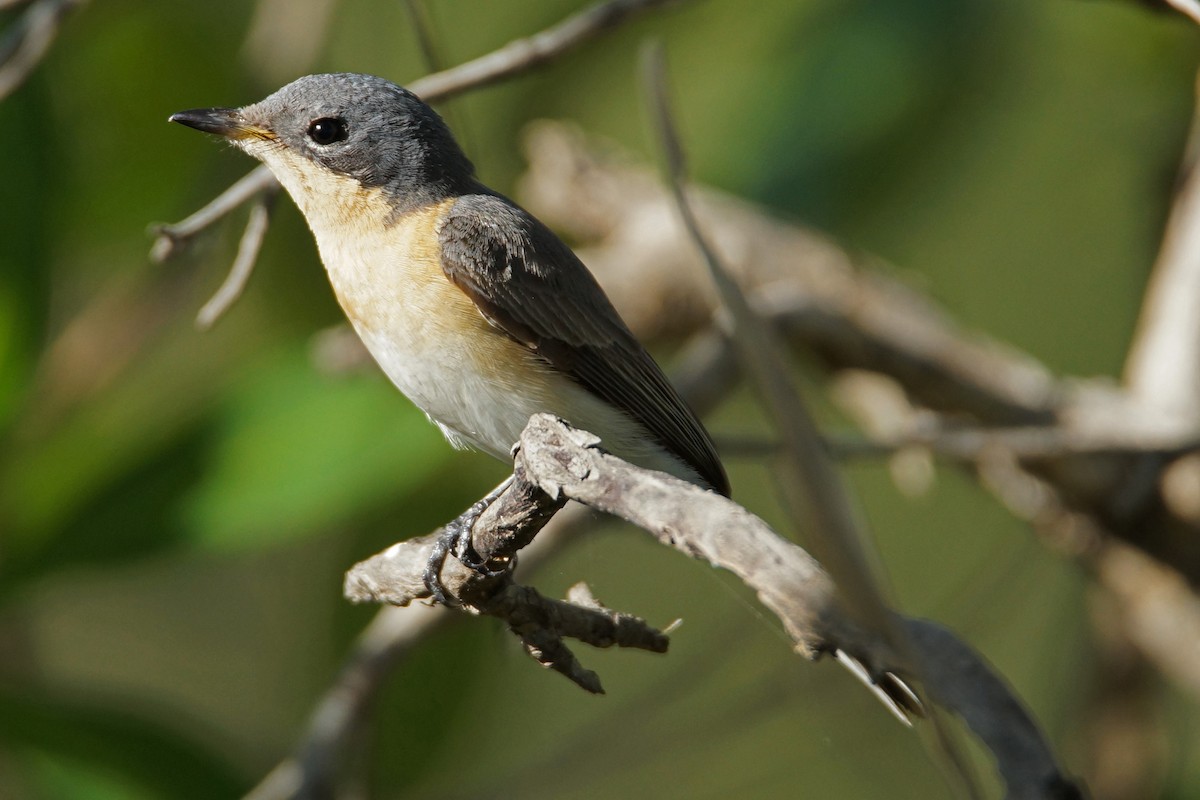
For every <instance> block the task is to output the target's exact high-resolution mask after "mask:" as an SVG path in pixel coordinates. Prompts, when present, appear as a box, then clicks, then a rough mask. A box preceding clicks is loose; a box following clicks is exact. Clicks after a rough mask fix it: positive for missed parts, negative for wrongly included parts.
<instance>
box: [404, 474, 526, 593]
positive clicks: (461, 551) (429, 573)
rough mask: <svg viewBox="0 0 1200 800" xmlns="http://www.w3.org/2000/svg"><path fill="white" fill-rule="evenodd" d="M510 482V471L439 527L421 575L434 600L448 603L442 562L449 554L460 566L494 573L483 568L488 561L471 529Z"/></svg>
mask: <svg viewBox="0 0 1200 800" xmlns="http://www.w3.org/2000/svg"><path fill="white" fill-rule="evenodd" d="M512 482H513V478H512V476H511V475H510V476H508V477H507V478H505V479H504V481H503V482H502V483H501V484H500V485H499V486H497V487H496V488H495V489H492V491H490V492H488V493H487V495H486V496H484V497H483V498H482V499H480V500H479V501H478V502H476V503H473V504H472V505H471V507H470V508H468V509H467V510H466V511H464V512H463V513H462V514H460V515H459V516H458V517H457V518H455V519H454V520H452V521H450V522H449V523H447V524H446V526H445V527H444V528H442V532H441V533H440V534H438V537H437V539H436V540H435V541H434V543H433V552H431V553H430V554H429V561H428V562H426V564H425V574H424V575H423V578H424V581H425V588H426V589H428V590H429V594H430V596H431V597H432V598H433V600H434V602H437V603H441V604H442V605H447V606H448V605H451V603H450V602H449V601H448V600H447V598H446V592H445V587H444V586H442V565H443V564H445V563H446V556H448V555H453V556H454V557H455V558H457V559H458V560H459V561H460V562H461V563H462V564H463V566H466V567H469V568H470V569H473V570H475V571H476V572H478V573H480V574H482V575H489V576H490V575H493V574H496V573H493V572H491V571H489V570H487V569H485V565H486V563H487V562H486V561H484V560H483V558H481V557H480V555H479V553H478V552H476V550H475V546H474V545H472V544H471V529H472V528H474V527H475V522H476V521H477V520H478V519H479V517H480V516H481V515H482V514H483V512H484V511H486V510H487V509H488V506H490V505H491V504H492V503H494V502H496V498H498V497H500V495H502V494H504V491H505V490H506V489H508V487H509V486H510V485H512Z"/></svg>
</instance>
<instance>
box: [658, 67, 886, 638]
mask: <svg viewBox="0 0 1200 800" xmlns="http://www.w3.org/2000/svg"><path fill="white" fill-rule="evenodd" d="M646 82H647V86H648V89H649V91H650V92H651V96H652V111H653V112H654V114H655V127H656V129H657V131H658V133H659V137H660V141H661V144H662V147H663V150H664V152H665V154H666V161H667V173H668V179H669V185H670V189H671V192H672V194H673V195H674V197H675V203H676V207H677V208H678V210H679V215H680V217H681V218H682V220H683V223H684V226H685V227H686V228H687V231H688V234H689V236H690V238H691V240H692V241H693V242H694V243H695V245H696V247H697V249H698V250H699V251H700V253H701V255H702V256H703V258H704V261H705V263H706V264H707V265H708V270H709V275H710V276H711V277H712V280H713V282H714V283H715V284H716V286H717V291H718V294H719V295H720V297H721V301H722V304H723V306H724V308H725V309H726V310H727V311H728V312H729V314H730V316H731V317H732V319H733V329H734V335H733V336H732V341H733V344H734V348H735V349H736V350H737V352H738V354H739V355H740V357H741V362H742V365H743V368H744V369H745V370H746V372H747V373H748V374H749V376H750V378H751V380H752V382H753V384H754V386H755V388H756V389H757V390H758V391H759V393H760V396H761V399H762V401H763V404H764V406H765V407H766V410H767V413H768V416H769V417H770V418H771V421H772V423H773V424H774V426H775V427H776V429H777V430H778V431H779V434H780V437H781V440H782V442H783V449H782V450H781V452H780V456H781V461H782V462H783V464H784V465H785V466H786V470H787V475H786V478H785V479H784V480H783V481H782V487H781V488H782V492H783V495H784V500H785V501H786V502H787V503H788V505H789V508H790V510H791V512H792V516H793V519H795V520H796V521H797V522H799V523H800V524H801V525H802V526H803V528H804V530H805V535H806V536H807V537H808V538H809V540H810V542H811V544H812V546H813V549H814V550H815V551H816V553H817V557H818V558H819V559H820V560H821V562H822V563H823V564H824V565H825V567H826V569H829V570H830V572H831V574H832V575H833V576H834V579H835V580H836V581H837V583H838V587H839V592H840V595H841V596H842V597H843V600H844V601H845V602H846V603H847V604H848V607H849V609H850V611H851V613H852V614H854V615H855V616H856V618H857V619H859V620H860V621H861V622H863V623H864V624H868V625H877V626H878V627H877V628H876V629H877V630H879V631H881V632H882V633H883V634H884V636H885V638H888V641H891V642H893V644H894V641H895V640H893V639H891V638H890V633H891V632H890V631H889V628H890V627H891V626H892V623H891V612H890V610H889V609H888V607H887V604H886V603H885V602H884V600H883V595H882V593H881V592H880V590H879V589H878V584H877V583H876V582H875V579H874V577H873V575H872V568H871V566H870V564H869V562H868V559H867V557H866V555H865V544H864V543H862V541H861V534H860V533H859V531H858V526H857V524H856V522H855V520H854V515H853V512H852V511H851V507H850V501H849V498H848V497H847V495H846V492H845V488H844V486H843V485H842V483H841V481H840V480H839V479H838V477H837V474H836V472H835V471H834V468H833V466H832V463H831V461H830V460H829V457H828V455H827V454H826V453H825V452H824V446H823V445H822V443H821V440H820V437H819V435H818V433H817V429H816V426H815V424H814V423H813V422H812V419H811V418H810V417H809V416H808V413H807V411H806V410H805V408H804V405H803V403H802V401H801V399H800V395H799V393H798V392H797V391H796V390H795V387H794V386H793V385H792V384H791V381H790V380H789V378H788V374H789V372H788V369H787V366H786V362H785V360H784V359H783V358H782V356H781V354H780V348H779V346H778V344H777V342H776V341H775V338H774V335H773V334H772V332H771V330H770V328H769V327H768V326H767V325H764V324H762V323H761V321H760V320H759V318H758V316H757V315H756V314H755V313H754V310H753V309H752V308H751V307H750V303H749V301H748V300H747V299H746V297H745V295H744V294H742V292H741V289H740V288H739V287H738V285H737V283H735V282H734V281H733V279H732V278H731V277H730V276H729V273H728V271H727V270H726V269H725V267H724V265H722V263H721V261H720V259H719V258H718V257H717V255H716V253H715V252H714V251H713V249H712V247H711V246H710V245H709V243H708V241H707V239H706V238H705V236H704V235H703V233H702V232H701V231H700V227H699V223H698V222H697V221H696V217H695V215H694V213H693V212H692V208H691V205H690V204H689V202H688V199H687V196H686V193H685V192H684V189H683V186H684V183H685V181H686V174H685V173H686V170H685V166H684V154H683V148H682V146H681V144H680V142H679V137H678V135H677V134H676V132H675V125H674V120H673V117H672V115H671V112H670V109H669V105H668V100H667V96H666V83H665V64H664V61H663V56H662V50H661V48H659V47H654V48H652V49H649V50H648V51H647V57H646ZM797 491H799V492H801V493H803V496H800V495H798V494H797Z"/></svg>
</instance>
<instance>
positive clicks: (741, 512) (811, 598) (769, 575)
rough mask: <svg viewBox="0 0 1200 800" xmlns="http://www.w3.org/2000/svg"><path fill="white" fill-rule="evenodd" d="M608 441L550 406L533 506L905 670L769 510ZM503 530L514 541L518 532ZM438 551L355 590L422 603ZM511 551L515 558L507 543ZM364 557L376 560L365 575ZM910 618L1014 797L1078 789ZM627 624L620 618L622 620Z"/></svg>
mask: <svg viewBox="0 0 1200 800" xmlns="http://www.w3.org/2000/svg"><path fill="white" fill-rule="evenodd" d="M596 441H597V440H596V438H595V437H594V436H592V435H591V434H589V433H586V432H584V431H578V430H575V429H573V428H571V427H570V426H568V425H566V424H565V423H563V422H562V421H561V420H558V419H556V418H554V417H551V416H549V415H545V414H542V415H537V416H535V417H534V418H533V419H531V420H530V423H529V426H528V427H527V428H526V430H525V432H524V433H523V434H522V437H521V448H520V450H519V451H518V453H517V457H516V471H517V472H518V473H519V474H520V476H521V477H519V478H517V479H515V480H514V485H519V484H522V483H524V484H526V485H527V487H533V488H535V489H536V490H537V491H532V490H531V489H530V488H526V489H525V490H523V491H524V493H525V496H526V499H527V501H528V502H529V503H530V507H529V508H528V509H527V510H526V512H525V513H527V514H529V515H530V518H531V519H534V520H537V519H540V517H541V515H542V514H544V513H545V512H546V510H547V509H549V508H552V507H556V506H557V504H561V503H562V502H564V501H565V500H566V498H571V499H574V500H578V501H580V502H582V503H584V504H586V505H590V506H591V507H593V508H596V509H599V510H601V511H605V512H607V513H611V514H614V515H616V516H619V517H621V518H622V519H625V520H627V521H629V522H632V523H633V524H635V525H637V526H639V527H641V528H643V529H644V530H646V531H647V532H649V533H650V534H651V535H653V536H654V537H655V538H656V539H658V540H659V541H660V542H662V543H663V544H666V545H669V546H671V547H673V548H675V549H677V550H679V551H681V552H683V553H685V554H687V555H689V556H691V557H693V558H698V559H702V560H705V561H708V562H709V563H710V564H712V565H714V566H717V567H721V568H723V569H727V570H730V571H731V572H733V573H734V574H736V575H737V576H738V577H739V578H740V579H741V580H742V581H743V582H745V583H746V585H747V586H749V587H750V588H752V589H754V591H755V592H756V593H757V594H758V597H759V599H760V601H761V602H762V603H763V605H765V606H766V607H767V608H768V609H770V610H771V611H772V612H773V613H775V614H776V616H778V617H779V619H780V621H781V622H782V623H783V626H784V628H785V629H786V630H787V632H788V634H789V635H790V636H791V638H792V639H793V641H794V642H795V643H796V646H797V650H798V651H799V652H801V653H803V654H805V655H807V656H808V657H810V658H816V657H818V656H820V655H821V654H823V653H831V654H832V653H839V652H840V653H842V654H845V655H847V656H850V657H851V659H852V661H853V662H854V663H856V664H861V665H862V667H863V670H864V674H865V676H866V678H867V680H868V681H869V682H874V683H879V682H881V681H884V682H886V681H887V680H889V678H890V676H891V675H892V674H893V672H894V671H895V670H900V669H902V667H901V665H900V664H899V662H898V660H897V655H896V653H895V651H894V650H893V649H892V648H891V647H890V646H889V645H888V644H886V643H885V642H884V641H883V640H882V639H880V638H879V637H878V636H877V635H873V634H871V633H869V632H867V631H865V630H864V629H863V628H862V627H860V626H859V625H858V624H857V623H855V622H854V621H852V620H851V619H850V618H849V617H848V616H846V615H845V614H844V613H843V610H842V608H841V607H840V605H839V604H838V600H837V592H836V588H835V586H834V584H833V581H832V580H830V578H829V575H828V574H827V573H826V572H825V571H824V570H823V569H822V568H821V566H820V565H819V564H818V563H817V562H816V561H815V560H813V559H812V558H811V557H810V556H809V555H808V554H807V553H805V552H804V550H802V549H801V548H799V547H798V546H796V545H794V544H792V543H791V542H787V541H785V540H784V539H782V538H780V537H779V536H778V535H777V534H776V533H775V532H774V531H772V530H771V529H770V528H769V527H768V526H767V525H766V524H765V523H763V522H762V520H760V519H758V518H757V517H755V516H754V515H753V514H751V513H749V512H748V511H746V510H745V509H743V508H742V507H740V506H738V505H736V504H735V503H733V502H732V501H730V500H728V499H727V498H724V497H722V496H720V495H717V494H714V493H712V492H706V491H703V490H701V489H698V488H697V487H695V486H693V485H691V484H689V483H686V482H684V481H680V480H678V479H675V478H672V477H670V476H668V475H664V474H662V473H657V472H650V471H648V470H642V469H639V468H637V467H633V466H631V465H629V464H627V463H625V462H623V461H620V460H619V459H617V458H615V457H614V456H611V455H608V454H607V453H604V452H603V451H601V450H599V449H598V448H596V447H595V444H596ZM538 492H541V493H542V495H539V494H538ZM497 502H503V500H501V501H497ZM515 509H516V505H514V506H512V507H511V508H510V509H509V512H510V513H507V514H504V515H499V516H502V517H504V518H505V519H509V520H512V519H514V517H513V516H512V513H511V512H513V511H514V510H515ZM490 524H491V523H490V522H486V521H484V519H483V518H481V520H480V523H479V524H477V525H476V528H475V532H474V533H475V542H476V543H477V549H478V547H481V546H482V547H488V546H490V544H495V543H496V541H497V537H495V536H493V535H492V534H493V532H491V531H489V530H488V526H489V525H490ZM499 538H500V539H504V540H507V541H509V542H511V541H513V538H512V536H511V535H507V534H506V535H504V536H501V537H499ZM489 543H490V544H489ZM498 553H499V551H495V550H494V551H491V553H490V554H491V555H492V556H494V557H496V556H498ZM427 556H428V542H427V541H410V542H402V543H400V544H397V545H394V546H393V547H391V548H389V549H388V550H387V551H385V552H384V553H382V554H380V555H379V556H376V557H374V558H373V559H371V560H369V561H368V562H364V564H362V565H359V566H358V567H355V569H354V570H352V571H351V572H350V573H349V574H348V575H347V590H348V593H349V594H350V596H352V597H355V598H358V599H385V600H389V601H393V602H394V601H400V602H411V601H412V600H413V599H416V598H418V597H421V596H424V595H425V594H427V590H426V589H425V587H424V583H423V581H422V578H421V575H422V572H423V570H424V563H425V558H427ZM503 557H504V558H509V557H510V556H509V555H507V548H505V555H503ZM372 562H373V563H372ZM368 565H369V566H368ZM364 567H367V568H368V571H369V577H366V578H365V579H364V573H363V572H362V570H363V569H364ZM458 569H461V570H462V571H463V572H464V573H465V572H469V570H466V569H465V568H462V567H461V566H460V565H454V564H448V565H447V572H446V573H444V574H443V580H444V582H445V583H446V585H447V588H448V589H450V590H451V591H456V592H458V591H463V592H466V593H468V595H469V596H468V597H466V598H463V599H464V602H468V603H478V604H480V605H476V606H474V608H475V610H480V609H481V606H482V607H486V606H487V604H488V603H489V602H491V600H489V598H488V597H487V596H486V595H487V591H489V590H488V589H486V588H485V587H486V584H487V582H488V581H492V582H493V584H492V585H493V589H495V588H496V587H499V591H500V596H501V597H502V598H504V602H510V601H512V602H514V603H515V604H516V605H524V600H523V599H522V598H521V597H520V593H519V592H514V591H513V590H514V589H515V588H518V587H514V586H513V585H512V584H511V582H507V583H506V581H507V576H503V577H502V578H500V579H495V578H479V577H477V576H473V575H467V576H465V578H460V575H459V572H458V571H457V570H458ZM383 587H390V588H388V589H386V591H387V592H391V591H399V592H400V593H401V594H400V595H398V596H394V597H393V596H386V597H385V596H384V594H385V592H384V589H383ZM521 591H522V592H524V591H531V590H521ZM460 596H461V595H460ZM571 600H572V601H573V602H572V603H571V606H572V607H571V608H570V609H568V610H567V613H568V614H570V615H572V616H577V615H578V611H577V609H588V608H591V609H594V608H595V604H594V603H592V602H591V601H590V600H589V599H588V598H586V597H580V596H578V595H575V596H573V597H572V598H571ZM540 603H541V601H540V600H539V601H535V602H534V603H533V604H531V605H524V607H525V608H529V609H535V610H536V609H537V608H539V607H540ZM564 605H566V604H564ZM485 613H486V612H485ZM500 616H504V615H500ZM506 618H511V617H506ZM577 619H580V620H583V619H584V617H582V616H577ZM632 624H633V629H632V630H633V633H632V634H629V635H630V636H632V637H633V638H634V639H640V638H641V637H644V636H649V637H650V639H649V641H650V642H653V641H655V640H656V635H655V634H654V632H653V631H652V630H650V629H646V628H644V627H643V626H642V625H641V623H640V622H634V623H632ZM903 624H904V625H905V627H906V629H907V630H909V631H910V632H912V633H913V634H914V636H915V642H914V645H915V652H916V653H917V655H918V657H919V658H920V659H921V663H922V665H923V667H924V668H925V671H926V672H927V673H928V675H929V678H928V681H929V683H928V684H927V687H928V688H929V690H930V692H931V694H932V695H933V697H934V698H935V699H937V700H938V701H939V702H941V703H943V704H945V705H946V707H947V708H950V709H952V710H954V711H955V712H957V713H959V714H961V715H962V717H963V719H964V720H965V721H966V722H967V724H968V725H969V726H970V727H971V728H972V730H973V731H975V732H976V734H977V735H978V736H979V737H980V739H981V741H983V742H984V743H985V744H987V745H988V746H989V747H994V750H993V753H994V755H995V756H996V757H997V764H998V767H999V768H1000V770H1001V772H1002V775H1003V777H1004V780H1005V782H1006V783H1007V784H1008V786H1009V789H1010V797H1012V798H1018V797H1020V798H1025V797H1030V798H1032V797H1038V798H1054V797H1062V798H1066V797H1072V796H1077V795H1072V794H1070V790H1071V789H1072V788H1073V784H1072V783H1071V782H1070V781H1069V780H1068V779H1067V778H1066V777H1065V776H1063V775H1062V774H1061V773H1060V772H1059V771H1058V769H1057V767H1055V766H1054V762H1053V758H1052V757H1051V756H1050V754H1049V751H1048V750H1047V749H1046V747H1045V743H1044V739H1043V737H1042V736H1041V734H1040V733H1039V732H1038V731H1037V729H1036V727H1035V726H1034V725H1033V723H1032V721H1031V720H1030V719H1029V717H1028V715H1027V714H1026V713H1025V712H1024V711H1023V709H1022V707H1021V704H1020V702H1019V701H1018V700H1017V699H1016V698H1015V697H1013V696H1012V695H1011V693H1010V692H1009V690H1008V689H1007V687H1005V686H1004V684H1003V683H1002V682H1001V681H1000V680H999V679H998V678H996V677H995V676H994V675H993V674H992V673H991V671H990V669H989V668H988V667H987V666H986V665H985V664H984V663H983V662H982V660H981V659H979V657H978V656H976V655H975V654H974V653H973V652H972V651H971V650H970V649H969V648H968V647H966V646H965V645H963V644H961V643H958V642H956V641H955V640H954V638H953V636H952V635H951V634H949V633H948V632H945V631H942V630H941V629H938V628H936V627H935V626H932V624H931V623H924V622H920V621H915V620H906V621H903ZM620 626H621V623H620V622H617V623H616V624H615V626H614V627H615V628H616V629H619V628H620ZM533 630H535V631H536V632H537V633H538V635H539V636H540V635H542V634H543V633H544V632H545V633H548V635H549V636H550V638H551V641H552V642H554V643H555V644H556V645H557V643H558V641H559V640H560V639H561V631H560V630H559V629H558V628H557V623H551V624H545V623H543V622H541V621H536V620H535V625H534V628H533ZM599 630H601V631H602V632H603V634H604V635H603V636H602V637H601V639H600V640H599V641H594V643H596V644H602V645H603V644H608V643H610V642H609V640H608V638H607V637H608V636H609V635H610V634H609V633H608V631H609V629H608V628H605V627H602V628H600V629H599ZM611 635H612V636H613V637H615V638H616V639H618V640H619V639H621V638H622V636H621V634H620V633H619V632H615V631H614V632H613V633H612V634H611ZM951 644H953V645H954V646H953V647H951V646H950V645H951ZM648 649H655V648H654V647H653V646H650V647H648ZM943 653H947V654H949V660H948V661H947V662H946V663H940V662H939V659H941V658H942V654H943ZM554 658H555V661H556V664H559V665H563V667H564V668H565V669H570V668H571V667H570V662H571V661H572V660H573V657H569V656H554ZM1030 786H1040V787H1042V788H1043V790H1044V791H1043V792H1042V793H1040V794H1022V793H1020V792H1019V790H1020V789H1021V787H1030Z"/></svg>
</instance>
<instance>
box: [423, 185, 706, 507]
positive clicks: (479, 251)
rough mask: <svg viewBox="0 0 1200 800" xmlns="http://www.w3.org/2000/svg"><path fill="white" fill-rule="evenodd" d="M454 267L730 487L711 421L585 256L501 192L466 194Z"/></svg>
mask: <svg viewBox="0 0 1200 800" xmlns="http://www.w3.org/2000/svg"><path fill="white" fill-rule="evenodd" d="M439 239H440V242H441V247H442V267H443V269H444V270H445V272H446V276H447V277H448V278H449V279H450V280H451V281H452V282H453V283H454V284H455V285H456V286H458V287H459V288H460V289H462V291H463V292H465V293H466V294H467V296H468V297H470V298H471V300H472V301H473V302H474V303H475V305H476V306H477V307H478V308H479V310H480V312H481V313H482V314H483V315H484V316H485V317H486V318H487V319H488V320H489V321H490V322H491V323H492V324H494V325H496V326H497V327H498V328H500V329H501V330H503V331H505V332H506V333H507V334H508V335H509V336H511V337H512V338H513V339H515V340H517V341H518V342H520V343H522V344H524V345H525V346H526V347H529V348H530V349H532V350H534V351H536V352H537V353H538V355H539V356H541V357H542V358H544V359H546V361H548V362H549V363H551V364H552V365H553V366H554V367H555V368H557V369H558V370H560V371H562V372H563V373H565V374H567V375H569V376H570V377H571V378H572V379H574V380H575V381H577V382H578V383H580V384H581V385H583V386H584V387H586V388H587V389H589V390H591V391H592V392H593V393H595V394H596V395H598V396H599V397H601V398H603V399H604V400H606V401H607V402H609V403H610V404H612V405H613V406H615V407H617V408H619V409H621V410H622V411H624V412H625V413H626V414H628V415H629V417H631V418H632V419H633V420H635V421H636V422H638V423H639V424H640V425H642V426H643V427H644V428H645V429H646V430H647V432H648V433H649V434H650V435H651V436H653V437H654V438H655V439H656V440H657V441H658V442H659V443H660V444H662V446H663V447H665V448H666V449H667V450H668V451H670V452H671V453H673V454H674V455H675V456H676V457H678V458H679V459H680V460H682V461H683V462H684V463H686V464H688V465H690V466H691V467H692V469H694V470H695V471H696V472H697V473H698V474H699V475H700V477H701V478H703V479H704V480H705V481H707V483H708V484H709V485H710V486H711V487H712V488H713V489H716V490H717V491H719V492H721V493H722V494H728V493H729V483H728V479H727V478H726V476H725V470H724V468H723V467H722V466H721V461H720V459H719V458H718V457H717V453H716V448H715V447H714V446H713V443H712V440H711V439H710V438H709V436H708V433H707V431H705V430H704V426H703V425H701V423H700V421H699V420H698V419H697V418H696V415H695V414H694V413H692V411H691V409H689V408H688V407H687V405H686V404H685V403H684V402H683V400H682V399H681V398H680V397H679V395H678V394H677V393H676V392H675V390H674V389H673V388H672V387H671V384H670V382H669V381H668V380H667V378H666V376H665V375H663V373H662V370H660V369H659V368H658V365H657V364H656V363H655V362H654V360H653V359H652V358H651V357H650V355H649V354H648V353H647V352H646V350H645V348H643V347H642V346H641V344H640V343H639V342H638V341H637V339H636V338H635V337H634V336H633V334H632V333H631V332H630V331H629V329H628V328H627V327H626V326H625V323H624V322H622V321H621V318H620V316H618V314H617V312H616V310H615V309H613V307H612V304H611V303H610V302H609V301H608V298H607V297H606V296H605V294H604V292H603V290H602V289H601V288H600V286H599V284H597V283H596V281H595V279H594V278H593V277H592V275H591V273H590V272H588V270H587V268H586V267H585V266H584V265H583V262H581V261H580V260H579V258H578V257H577V256H576V255H575V253H573V252H572V251H571V249H570V248H569V247H567V246H566V245H565V244H564V243H563V242H562V241H561V240H560V239H559V238H558V237H557V236H555V235H554V233H553V232H551V231H550V230H549V229H548V228H546V227H545V226H544V225H543V224H542V223H540V222H539V221H538V220H536V219H535V218H534V217H533V216H532V215H530V214H529V213H527V212H526V211H524V210H522V209H521V208H519V207H517V206H516V205H514V204H512V203H511V202H509V201H508V200H507V199H505V198H503V197H500V196H498V195H490V194H475V195H466V196H463V197H460V198H459V199H458V200H457V201H456V202H455V203H454V205H453V206H452V207H451V208H450V210H449V212H448V213H447V216H446V218H445V219H444V220H443V222H442V226H441V229H440V232H439Z"/></svg>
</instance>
